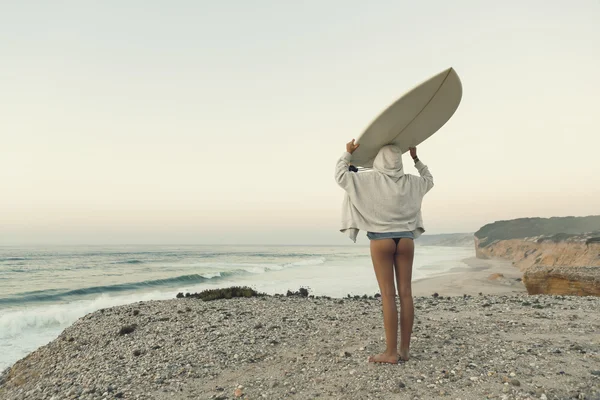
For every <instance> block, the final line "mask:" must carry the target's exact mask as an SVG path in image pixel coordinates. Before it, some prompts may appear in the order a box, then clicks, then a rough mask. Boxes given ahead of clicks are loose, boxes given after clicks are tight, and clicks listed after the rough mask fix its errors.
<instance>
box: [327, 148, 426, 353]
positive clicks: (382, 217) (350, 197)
mask: <svg viewBox="0 0 600 400" xmlns="http://www.w3.org/2000/svg"><path fill="white" fill-rule="evenodd" d="M358 146H359V145H358V144H355V142H354V139H352V141H351V142H349V143H347V144H346V152H345V153H344V154H343V155H342V157H341V158H340V159H339V161H338V163H337V165H336V171H335V177H336V181H337V183H338V184H339V185H340V186H341V187H342V188H343V189H344V190H345V191H346V199H345V206H344V217H343V226H342V231H349V232H350V234H351V235H350V236H351V237H352V238H356V233H357V232H358V229H363V230H366V231H367V236H368V238H369V239H370V246H371V259H372V261H373V268H374V269H375V276H376V277H377V283H378V284H379V290H380V292H381V300H382V306H383V326H384V328H385V340H386V346H387V347H386V350H385V352H384V353H382V354H378V355H375V356H372V357H370V358H369V361H371V362H380V363H397V362H398V360H402V361H408V359H409V347H410V335H411V333H412V326H413V319H414V307H413V299H412V291H411V279H412V264H413V257H414V243H413V239H416V238H417V237H418V236H419V235H420V234H421V233H423V232H424V231H425V230H424V229H423V222H422V219H421V202H422V201H423V197H424V196H425V194H426V193H427V192H428V191H429V190H430V189H431V188H432V187H433V177H432V176H431V174H430V173H429V169H428V168H427V166H426V165H425V164H423V163H422V162H421V161H419V158H418V157H417V149H416V148H414V147H413V148H411V149H410V155H411V157H412V158H413V160H414V161H415V167H416V168H417V170H418V171H419V174H420V177H418V176H415V175H409V174H404V171H403V167H402V152H401V150H400V149H399V148H398V147H396V146H385V147H383V148H382V149H381V150H380V151H379V153H378V154H377V157H376V158H375V161H374V162H373V170H372V171H361V172H358V173H357V172H352V171H355V170H356V169H349V167H350V168H351V167H352V165H351V160H352V153H354V151H355V150H356V149H357V148H358ZM394 277H395V279H396V284H397V286H398V294H399V296H400V328H401V329H400V350H398V348H397V345H398V313H397V309H396V286H395V285H394Z"/></svg>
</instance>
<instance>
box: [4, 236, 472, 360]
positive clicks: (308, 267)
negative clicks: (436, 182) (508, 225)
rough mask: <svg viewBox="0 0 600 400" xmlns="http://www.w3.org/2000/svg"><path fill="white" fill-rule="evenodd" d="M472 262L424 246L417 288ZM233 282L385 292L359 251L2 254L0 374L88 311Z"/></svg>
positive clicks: (462, 254)
mask: <svg viewBox="0 0 600 400" xmlns="http://www.w3.org/2000/svg"><path fill="white" fill-rule="evenodd" d="M473 255H474V251H473V249H472V248H471V247H470V248H466V247H437V246H417V247H416V249H415V262H414V268H413V281H414V280H418V279H423V278H426V277H429V276H434V275H439V274H443V273H445V272H447V271H449V270H450V269H452V268H454V267H460V266H464V264H463V263H462V262H461V260H463V259H465V258H468V257H472V256H473ZM232 285H246V286H250V287H253V288H255V289H256V290H258V291H261V292H266V293H269V294H275V293H282V294H285V293H286V292H287V290H292V291H295V290H298V289H299V288H300V287H306V288H309V291H310V293H311V294H315V295H327V296H331V297H345V296H346V295H347V294H351V295H356V294H359V295H362V294H369V295H372V294H375V293H377V292H378V287H377V282H376V280H375V276H374V274H373V269H372V265H371V260H370V256H369V249H368V247H365V246H360V245H356V246H337V247H324V246H309V247H301V246H272V247H264V246H247V247H240V246H78V247H58V246H55V247H0V371H2V370H4V369H5V368H7V367H9V366H10V365H12V364H13V363H14V362H15V361H17V360H19V359H20V358H22V357H24V356H26V355H27V354H28V353H30V352H31V351H33V350H35V349H36V348H38V347H39V346H42V345H44V344H47V343H48V342H50V341H51V340H53V339H55V338H56V337H57V336H58V335H59V334H60V332H61V331H62V330H63V329H64V328H66V327H67V326H69V325H70V324H72V323H73V322H74V321H76V320H77V319H78V318H80V317H82V316H84V315H86V314H87V313H90V312H93V311H96V310H98V309H101V308H106V307H112V306H116V305H122V304H127V303H133V302H136V301H147V300H162V299H172V298H174V297H175V296H176V295H177V293H179V292H196V291H201V290H204V289H207V288H217V287H226V286H232Z"/></svg>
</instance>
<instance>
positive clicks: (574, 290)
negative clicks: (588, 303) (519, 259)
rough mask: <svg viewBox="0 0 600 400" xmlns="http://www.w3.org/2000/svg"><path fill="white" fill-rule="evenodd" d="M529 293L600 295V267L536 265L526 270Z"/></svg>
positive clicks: (524, 277) (524, 275)
mask: <svg viewBox="0 0 600 400" xmlns="http://www.w3.org/2000/svg"><path fill="white" fill-rule="evenodd" d="M523 282H525V287H526V288H527V293H529V294H553V295H568V296H600V268H598V267H597V266H596V267H594V266H586V267H575V266H573V267H556V266H544V265H534V266H531V267H529V268H528V269H527V270H525V273H524V274H523Z"/></svg>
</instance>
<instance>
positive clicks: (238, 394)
mask: <svg viewBox="0 0 600 400" xmlns="http://www.w3.org/2000/svg"><path fill="white" fill-rule="evenodd" d="M243 394H244V393H243V392H242V389H240V388H237V389H235V391H234V392H233V395H234V396H235V397H242V395H243Z"/></svg>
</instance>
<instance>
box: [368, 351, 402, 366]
mask: <svg viewBox="0 0 600 400" xmlns="http://www.w3.org/2000/svg"><path fill="white" fill-rule="evenodd" d="M369 362H372V363H388V364H398V354H388V353H381V354H377V355H376V356H371V357H369Z"/></svg>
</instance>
